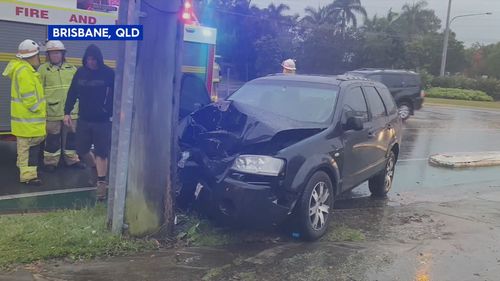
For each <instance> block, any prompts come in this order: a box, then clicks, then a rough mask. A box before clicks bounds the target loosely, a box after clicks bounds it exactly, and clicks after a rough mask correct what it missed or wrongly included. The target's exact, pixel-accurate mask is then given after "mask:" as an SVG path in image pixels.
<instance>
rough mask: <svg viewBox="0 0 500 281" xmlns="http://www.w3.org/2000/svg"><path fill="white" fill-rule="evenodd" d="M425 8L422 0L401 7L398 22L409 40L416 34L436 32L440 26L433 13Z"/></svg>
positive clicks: (425, 5) (424, 2)
mask: <svg viewBox="0 0 500 281" xmlns="http://www.w3.org/2000/svg"><path fill="white" fill-rule="evenodd" d="M426 7H427V1H423V0H422V1H419V2H416V3H413V4H406V5H404V6H403V8H402V13H401V16H400V20H399V22H400V23H401V25H402V26H403V28H404V29H405V30H404V31H405V33H406V34H408V36H409V38H410V39H412V38H414V37H415V35H418V34H425V33H428V32H433V31H437V30H438V29H439V27H440V26H441V24H440V23H441V21H440V20H439V18H438V17H436V15H435V13H434V11H433V10H429V9H426Z"/></svg>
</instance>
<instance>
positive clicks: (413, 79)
mask: <svg viewBox="0 0 500 281" xmlns="http://www.w3.org/2000/svg"><path fill="white" fill-rule="evenodd" d="M403 83H404V86H405V87H419V86H420V77H418V76H417V75H403Z"/></svg>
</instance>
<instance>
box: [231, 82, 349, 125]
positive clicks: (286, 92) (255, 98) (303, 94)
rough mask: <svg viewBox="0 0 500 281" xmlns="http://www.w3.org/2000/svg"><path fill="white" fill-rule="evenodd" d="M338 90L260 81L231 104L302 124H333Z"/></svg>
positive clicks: (242, 90) (248, 86)
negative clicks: (255, 109) (332, 119)
mask: <svg viewBox="0 0 500 281" xmlns="http://www.w3.org/2000/svg"><path fill="white" fill-rule="evenodd" d="M338 91H339V88H338V86H335V85H331V84H323V83H312V82H302V81H289V80H260V81H254V82H250V83H247V84H245V85H244V86H243V87H241V88H240V89H239V90H238V91H236V92H235V93H234V94H233V95H231V96H230V97H229V98H228V100H231V101H234V102H236V103H238V104H240V105H247V106H251V107H253V108H257V109H260V110H263V111H267V112H272V113H274V114H277V115H280V116H283V117H286V118H289V119H292V120H295V121H299V122H312V123H329V122H330V120H331V117H332V114H333V110H334V108H335V104H336V102H337V94H338Z"/></svg>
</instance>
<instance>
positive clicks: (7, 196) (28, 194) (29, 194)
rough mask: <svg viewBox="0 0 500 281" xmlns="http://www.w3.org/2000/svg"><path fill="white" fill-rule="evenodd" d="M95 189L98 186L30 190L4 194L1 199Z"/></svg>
mask: <svg viewBox="0 0 500 281" xmlns="http://www.w3.org/2000/svg"><path fill="white" fill-rule="evenodd" d="M95 189H96V187H84V188H70V189H59V190H49V191H39V192H30V193H23V194H12V195H3V196H0V200H9V199H18V198H26V197H34V196H44V195H55V194H65V193H74V192H83V191H91V190H95Z"/></svg>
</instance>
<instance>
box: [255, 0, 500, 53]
mask: <svg viewBox="0 0 500 281" xmlns="http://www.w3.org/2000/svg"><path fill="white" fill-rule="evenodd" d="M273 2H274V3H275V4H279V3H284V4H287V5H288V6H290V9H291V12H292V13H299V14H303V12H304V8H306V7H307V6H312V7H315V8H316V7H318V6H324V5H326V4H329V3H331V2H333V0H252V4H255V5H257V6H259V7H265V6H267V5H269V4H270V3H273ZM413 2H414V0H361V3H362V4H363V6H364V7H365V8H366V10H367V12H368V15H369V16H370V17H371V16H373V15H374V14H378V15H385V14H387V11H388V10H389V8H392V9H393V11H395V12H397V11H400V10H401V7H402V6H403V5H404V4H405V3H413ZM427 2H428V3H429V8H432V9H434V10H435V11H436V14H437V16H438V17H440V18H441V20H442V21H443V23H442V25H443V28H444V22H445V20H446V9H447V7H448V0H427ZM482 12H492V13H493V15H491V16H479V17H469V18H461V19H457V20H456V21H455V22H453V25H452V29H453V31H455V32H456V33H457V37H458V39H459V40H461V41H464V42H465V43H466V45H468V46H469V45H471V44H472V43H474V42H479V43H482V44H490V43H496V42H499V41H500V0H453V5H452V11H451V14H452V17H453V16H456V15H462V14H469V13H482Z"/></svg>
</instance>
